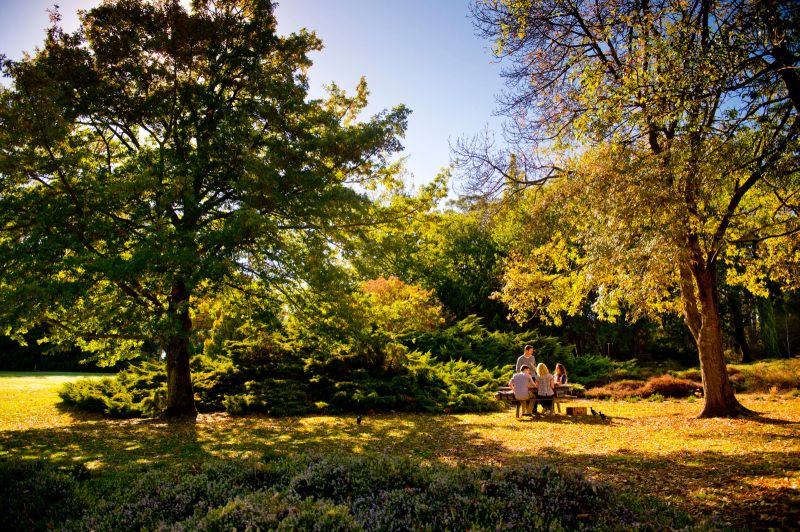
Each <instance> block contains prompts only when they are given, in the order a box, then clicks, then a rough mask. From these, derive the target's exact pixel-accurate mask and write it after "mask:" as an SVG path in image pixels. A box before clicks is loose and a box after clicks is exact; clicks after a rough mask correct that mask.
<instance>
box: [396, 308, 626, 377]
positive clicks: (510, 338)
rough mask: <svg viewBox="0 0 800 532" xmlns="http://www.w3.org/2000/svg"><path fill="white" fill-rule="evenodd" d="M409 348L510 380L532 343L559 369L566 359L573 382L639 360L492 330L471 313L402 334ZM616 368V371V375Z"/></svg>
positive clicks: (618, 372)
mask: <svg viewBox="0 0 800 532" xmlns="http://www.w3.org/2000/svg"><path fill="white" fill-rule="evenodd" d="M402 342H403V344H404V345H405V346H406V347H408V348H409V349H416V350H419V351H422V352H429V353H431V354H432V355H433V356H434V357H435V358H436V359H438V360H440V361H451V360H465V361H470V362H474V363H476V364H479V365H481V366H483V367H485V368H487V369H489V370H493V371H495V373H496V374H498V376H500V377H501V380H503V381H508V379H509V378H510V377H511V373H512V372H513V369H514V363H515V362H516V360H517V357H518V356H519V355H520V354H522V347H523V346H524V345H526V344H531V345H533V346H534V348H535V349H536V360H537V361H539V362H544V363H546V364H547V365H548V367H549V368H550V371H553V370H554V369H555V365H556V363H557V362H560V363H562V364H563V365H564V366H565V367H566V368H567V371H568V372H569V379H570V382H579V383H586V384H596V383H600V382H602V383H605V382H609V381H610V380H613V379H615V378H620V376H621V375H622V374H627V373H631V372H633V371H634V370H635V367H636V363H635V361H629V362H615V361H613V360H611V359H610V358H608V357H605V356H602V355H581V356H578V355H577V354H576V353H575V349H574V347H573V346H570V345H563V344H561V343H560V342H559V340H558V339H557V338H554V337H551V336H542V335H540V334H539V333H538V332H537V331H526V332H522V333H511V332H501V331H494V332H489V331H488V330H487V329H486V327H484V325H483V324H482V322H481V319H480V318H479V317H477V316H474V315H472V316H468V317H466V318H464V319H463V320H461V321H458V322H456V323H455V324H454V325H452V326H451V327H448V328H446V329H442V330H438V331H434V332H431V333H426V334H408V335H406V336H404V337H403V338H402ZM615 372H616V375H615Z"/></svg>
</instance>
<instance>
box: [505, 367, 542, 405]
mask: <svg viewBox="0 0 800 532" xmlns="http://www.w3.org/2000/svg"><path fill="white" fill-rule="evenodd" d="M508 385H509V386H510V387H511V389H512V390H513V391H514V399H516V400H517V401H519V402H520V403H522V406H523V410H522V412H523V414H528V415H531V414H532V412H533V396H532V395H531V390H532V389H533V388H534V386H536V384H535V383H534V382H533V378H532V377H531V368H530V367H528V366H522V371H520V372H518V373H515V374H514V376H513V377H511V380H510V381H508Z"/></svg>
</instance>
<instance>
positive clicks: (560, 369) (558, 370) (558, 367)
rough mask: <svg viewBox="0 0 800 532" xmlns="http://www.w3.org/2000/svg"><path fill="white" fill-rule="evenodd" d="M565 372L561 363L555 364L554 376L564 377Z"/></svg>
mask: <svg viewBox="0 0 800 532" xmlns="http://www.w3.org/2000/svg"><path fill="white" fill-rule="evenodd" d="M566 374H567V370H566V368H564V364H562V363H561V362H558V363H556V375H566Z"/></svg>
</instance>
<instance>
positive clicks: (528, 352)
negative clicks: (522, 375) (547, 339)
mask: <svg viewBox="0 0 800 532" xmlns="http://www.w3.org/2000/svg"><path fill="white" fill-rule="evenodd" d="M523 366H528V367H529V368H530V369H531V374H532V375H535V374H536V357H535V356H533V346H532V345H526V346H525V349H524V351H523V353H522V355H520V357H519V358H518V359H517V367H516V369H515V370H514V371H516V372H517V373H519V372H520V371H522V367H523Z"/></svg>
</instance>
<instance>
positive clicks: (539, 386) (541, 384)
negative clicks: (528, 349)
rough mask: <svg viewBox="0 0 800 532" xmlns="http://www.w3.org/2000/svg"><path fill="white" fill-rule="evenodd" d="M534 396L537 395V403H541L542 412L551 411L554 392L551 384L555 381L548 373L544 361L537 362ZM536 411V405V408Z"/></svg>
mask: <svg viewBox="0 0 800 532" xmlns="http://www.w3.org/2000/svg"><path fill="white" fill-rule="evenodd" d="M536 374H537V377H536V397H537V401H536V402H537V405H538V404H541V405H542V412H546V413H550V414H552V413H553V395H555V392H554V391H553V384H554V383H555V378H553V375H552V374H551V373H550V370H549V369H547V366H545V365H544V363H541V362H540V363H539V365H538V366H536ZM536 410H537V413H538V406H537V408H536Z"/></svg>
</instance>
